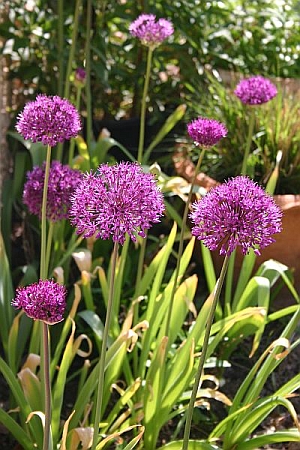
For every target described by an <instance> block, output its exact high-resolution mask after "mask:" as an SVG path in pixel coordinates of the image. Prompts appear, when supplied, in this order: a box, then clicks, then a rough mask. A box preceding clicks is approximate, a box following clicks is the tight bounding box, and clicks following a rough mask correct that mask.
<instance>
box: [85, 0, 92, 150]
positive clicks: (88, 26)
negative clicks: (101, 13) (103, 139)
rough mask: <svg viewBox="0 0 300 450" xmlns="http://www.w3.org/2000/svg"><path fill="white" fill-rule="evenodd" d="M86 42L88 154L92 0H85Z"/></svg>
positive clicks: (90, 109)
mask: <svg viewBox="0 0 300 450" xmlns="http://www.w3.org/2000/svg"><path fill="white" fill-rule="evenodd" d="M86 14H87V18H86V43H85V68H86V80H85V95H86V113H87V117H86V143H87V149H88V152H89V154H90V152H91V143H92V138H93V126H92V95H91V29H92V28H91V27H92V0H88V1H87V11H86Z"/></svg>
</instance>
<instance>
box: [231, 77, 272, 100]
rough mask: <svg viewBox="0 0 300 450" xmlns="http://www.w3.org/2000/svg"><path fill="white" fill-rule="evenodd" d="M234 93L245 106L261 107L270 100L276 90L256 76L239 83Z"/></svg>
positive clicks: (266, 80) (269, 82) (265, 80)
mask: <svg viewBox="0 0 300 450" xmlns="http://www.w3.org/2000/svg"><path fill="white" fill-rule="evenodd" d="M234 93H235V95H236V96H237V97H238V98H239V99H240V100H241V102H242V103H245V104H246V105H261V104H262V103H267V102H268V101H269V100H272V98H273V97H275V96H276V95H277V89H276V86H274V84H273V83H271V81H270V80H268V79H267V78H264V77H262V76H260V75H257V76H255V77H251V78H246V79H245V80H242V81H240V82H239V84H238V85H237V87H236V89H235V91H234Z"/></svg>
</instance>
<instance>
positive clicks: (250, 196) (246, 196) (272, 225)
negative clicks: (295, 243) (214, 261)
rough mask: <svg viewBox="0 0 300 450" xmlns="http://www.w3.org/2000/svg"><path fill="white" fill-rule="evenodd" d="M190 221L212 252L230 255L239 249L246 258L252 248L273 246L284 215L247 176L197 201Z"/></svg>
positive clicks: (256, 249) (255, 249)
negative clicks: (274, 235) (216, 251)
mask: <svg viewBox="0 0 300 450" xmlns="http://www.w3.org/2000/svg"><path fill="white" fill-rule="evenodd" d="M192 207H193V211H192V213H191V214H190V218H191V220H192V222H193V223H194V224H195V226H194V227H193V228H192V234H193V235H194V236H196V237H197V239H199V240H202V241H203V244H204V245H205V246H206V247H208V248H209V249H210V250H217V249H220V250H219V251H220V255H230V254H231V253H232V252H233V251H234V250H235V249H236V247H238V246H241V247H242V252H243V254H244V255H246V254H247V253H248V252H249V250H250V249H251V248H252V249H253V250H254V252H255V253H256V254H257V255H260V251H259V249H263V248H265V247H267V246H268V245H270V244H271V243H272V242H274V241H275V239H274V238H273V237H272V236H273V234H275V233H279V232H280V231H281V228H282V227H281V219H282V212H281V210H280V208H279V207H278V206H277V205H276V203H275V202H274V200H273V198H272V197H271V196H269V195H268V194H266V192H265V191H264V190H263V189H262V188H261V187H260V186H258V185H257V184H256V183H255V182H254V181H252V180H251V179H250V178H248V177H245V176H238V177H235V178H232V179H230V180H228V181H227V182H225V183H223V184H221V185H219V186H217V187H215V188H213V189H212V190H211V191H209V192H208V194H206V195H205V196H204V197H203V198H202V199H201V200H199V201H198V202H195V203H194V204H193V205H192Z"/></svg>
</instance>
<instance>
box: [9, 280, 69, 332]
mask: <svg viewBox="0 0 300 450" xmlns="http://www.w3.org/2000/svg"><path fill="white" fill-rule="evenodd" d="M12 306H14V307H15V308H17V309H23V310H24V312H25V314H26V315H27V316H28V317H30V318H31V319H34V320H41V321H42V322H45V323H47V324H49V325H53V324H55V323H58V322H61V321H62V320H63V315H64V312H65V309H66V288H65V287H64V286H62V285H61V284H58V283H56V282H55V281H53V280H40V281H39V282H37V283H34V284H30V285H29V286H26V287H19V288H17V290H16V297H15V299H14V300H13V301H12Z"/></svg>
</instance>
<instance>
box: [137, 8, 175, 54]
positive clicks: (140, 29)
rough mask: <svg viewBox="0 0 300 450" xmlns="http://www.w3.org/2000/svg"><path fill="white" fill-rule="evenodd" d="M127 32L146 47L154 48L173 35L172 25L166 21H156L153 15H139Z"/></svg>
mask: <svg viewBox="0 0 300 450" xmlns="http://www.w3.org/2000/svg"><path fill="white" fill-rule="evenodd" d="M129 31H130V33H131V34H132V36H134V37H137V38H138V39H140V41H141V42H142V44H144V45H146V46H147V47H151V48H155V47H157V46H158V45H160V44H161V43H162V42H163V41H164V40H165V39H167V38H168V37H169V36H171V35H172V34H173V33H174V28H173V25H172V23H171V22H170V21H169V20H167V19H158V20H157V21H156V16H155V15H154V14H141V15H140V16H139V17H138V18H137V19H136V20H134V21H133V22H132V23H131V25H130V27H129Z"/></svg>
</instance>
